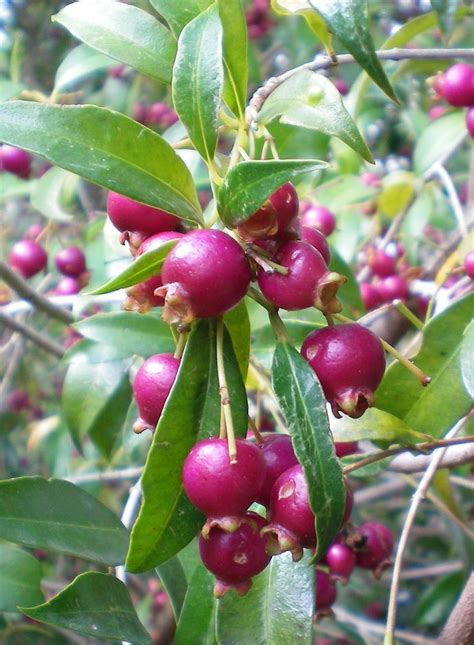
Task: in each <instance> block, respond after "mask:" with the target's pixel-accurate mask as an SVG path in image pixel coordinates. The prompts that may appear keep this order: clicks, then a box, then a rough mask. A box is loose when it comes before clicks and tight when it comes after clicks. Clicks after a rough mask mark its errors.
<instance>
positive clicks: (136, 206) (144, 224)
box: [107, 192, 180, 235]
mask: <svg viewBox="0 0 474 645" xmlns="http://www.w3.org/2000/svg"><path fill="white" fill-rule="evenodd" d="M107 213H108V215H109V217H110V221H111V222H112V224H113V225H114V226H115V228H116V229H117V230H119V231H122V232H128V231H130V232H135V231H138V232H141V233H146V234H148V235H153V234H154V233H161V232H162V231H174V230H175V229H176V228H178V226H179V222H180V220H179V218H178V217H175V216H174V215H171V214H170V213H166V212H165V211H164V210H161V209H160V208H153V206H147V205H146V204H140V203H139V202H136V201H134V200H133V199H130V198H129V197H125V195H120V194H119V193H114V192H109V194H108V196H107Z"/></svg>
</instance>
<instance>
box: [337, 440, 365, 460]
mask: <svg viewBox="0 0 474 645" xmlns="http://www.w3.org/2000/svg"><path fill="white" fill-rule="evenodd" d="M334 446H335V448H336V457H339V458H341V457H346V456H347V455H353V454H354V453H355V452H357V451H358V449H359V444H358V442H357V441H336V442H335V444H334Z"/></svg>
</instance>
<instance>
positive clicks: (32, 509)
mask: <svg viewBox="0 0 474 645" xmlns="http://www.w3.org/2000/svg"><path fill="white" fill-rule="evenodd" d="M0 537H1V538H2V539H4V540H8V541H9V542H15V543H17V544H24V545H25V546H30V547H33V548H36V549H46V550H50V551H56V552H59V553H66V554H68V555H73V556H75V557H78V558H84V559H86V560H92V561H93V562H101V563H103V564H108V565H115V564H120V563H122V562H123V561H124V558H125V553H126V551H127V544H128V534H127V531H126V529H125V527H124V526H123V524H122V523H121V522H120V520H119V519H118V517H116V516H115V515H114V514H113V513H112V511H110V510H109V509H108V508H106V507H105V506H104V505H103V504H101V503H100V502H99V501H98V500H97V499H95V497H92V495H89V493H86V492H85V491H84V490H82V489H81V488H79V487H78V486H74V484H71V483H69V482H66V481H62V480H59V479H43V478H42V477H19V478H17V479H7V480H4V481H1V482H0Z"/></svg>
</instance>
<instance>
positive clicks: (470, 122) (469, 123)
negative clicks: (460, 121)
mask: <svg viewBox="0 0 474 645" xmlns="http://www.w3.org/2000/svg"><path fill="white" fill-rule="evenodd" d="M466 128H467V131H468V132H469V135H470V136H471V139H474V106H472V107H470V108H469V109H468V111H467V112H466Z"/></svg>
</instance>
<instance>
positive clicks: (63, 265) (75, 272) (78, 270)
mask: <svg viewBox="0 0 474 645" xmlns="http://www.w3.org/2000/svg"><path fill="white" fill-rule="evenodd" d="M54 263H55V265H56V268H57V270H58V271H59V272H60V273H62V274H64V275H67V276H70V277H72V278H78V277H79V276H80V275H81V274H82V273H84V271H85V270H86V257H85V255H84V253H83V252H82V250H81V249H80V248H79V247H78V246H68V247H67V248H65V249H62V250H61V251H59V252H58V253H56V256H55V258H54Z"/></svg>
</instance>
